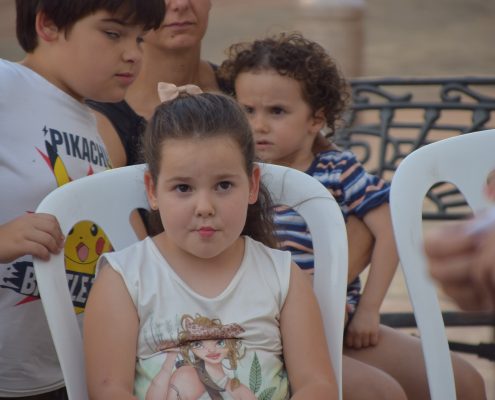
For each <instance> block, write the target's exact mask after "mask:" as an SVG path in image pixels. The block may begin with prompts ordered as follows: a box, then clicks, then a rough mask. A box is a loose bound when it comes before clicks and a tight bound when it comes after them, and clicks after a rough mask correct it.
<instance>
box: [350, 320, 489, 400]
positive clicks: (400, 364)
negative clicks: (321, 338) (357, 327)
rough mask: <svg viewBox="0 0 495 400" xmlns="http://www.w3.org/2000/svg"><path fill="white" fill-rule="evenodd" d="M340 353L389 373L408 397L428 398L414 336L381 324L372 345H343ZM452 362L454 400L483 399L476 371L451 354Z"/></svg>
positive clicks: (419, 353)
mask: <svg viewBox="0 0 495 400" xmlns="http://www.w3.org/2000/svg"><path fill="white" fill-rule="evenodd" d="M344 354H345V355H347V356H349V357H351V358H353V359H355V360H359V361H361V362H364V363H366V364H369V365H372V366H374V367H376V368H378V369H380V370H382V371H384V372H386V373H387V374H389V375H391V376H392V377H393V378H395V379H396V380H397V381H398V382H399V383H400V385H401V386H402V387H403V388H404V390H405V392H406V394H407V397H408V398H409V399H429V390H428V381H427V377H426V369H425V365H424V360H423V353H422V349H421V343H420V341H419V339H418V338H416V337H414V336H412V335H409V334H405V333H403V332H400V331H398V330H395V329H392V328H389V327H386V326H383V325H381V326H380V338H379V342H378V344H377V345H376V346H374V347H368V348H366V349H360V350H354V349H349V348H345V349H344ZM452 364H453V368H454V377H455V382H456V392H457V398H458V400H463V399H466V400H467V399H470V400H471V399H472V400H475V399H486V394H485V386H484V382H483V378H482V377H481V375H480V374H479V373H478V371H476V369H475V368H474V367H473V366H472V365H471V364H469V363H468V362H466V361H465V360H463V359H462V358H461V357H460V356H458V355H456V354H454V353H452Z"/></svg>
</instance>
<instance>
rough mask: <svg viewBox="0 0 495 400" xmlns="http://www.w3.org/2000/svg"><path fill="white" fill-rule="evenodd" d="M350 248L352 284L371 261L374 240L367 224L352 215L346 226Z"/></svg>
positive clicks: (350, 276) (349, 278)
mask: <svg viewBox="0 0 495 400" xmlns="http://www.w3.org/2000/svg"><path fill="white" fill-rule="evenodd" d="M345 226H346V229H347V243H348V246H349V271H348V274H347V275H348V279H347V282H349V283H350V282H352V281H353V280H354V279H356V278H357V276H358V275H359V274H360V273H361V272H363V271H364V269H365V268H366V267H367V266H368V265H369V263H370V261H371V251H372V250H373V243H374V238H373V235H372V234H371V231H370V230H369V229H368V227H367V226H366V225H365V223H364V222H363V221H362V220H360V219H359V218H358V217H355V216H353V215H350V216H349V217H348V218H347V222H346V224H345Z"/></svg>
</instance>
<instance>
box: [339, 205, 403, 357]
mask: <svg viewBox="0 0 495 400" xmlns="http://www.w3.org/2000/svg"><path fill="white" fill-rule="evenodd" d="M363 219H364V222H365V223H366V225H367V226H368V227H369V229H370V230H371V232H372V234H373V236H374V237H375V244H374V247H373V253H372V256H371V265H370V269H369V273H368V278H367V281H366V284H365V286H364V290H363V293H362V295H361V300H360V301H359V304H358V307H357V309H356V311H355V314H354V317H353V319H352V320H351V322H350V323H349V326H348V328H347V334H346V338H345V343H346V345H347V346H349V347H353V348H356V349H359V348H362V347H368V346H374V345H376V344H377V343H378V331H379V324H380V315H379V311H380V306H381V304H382V302H383V299H384V298H385V295H386V293H387V290H388V288H389V286H390V282H391V281H392V278H393V276H394V274H395V271H396V269H397V265H398V262H399V257H398V255H397V248H396V245H395V238H394V234H393V228H392V220H391V216H390V207H389V204H388V203H384V204H382V205H380V206H378V207H376V208H374V209H372V210H371V211H369V212H368V213H366V215H365V216H364V218H363Z"/></svg>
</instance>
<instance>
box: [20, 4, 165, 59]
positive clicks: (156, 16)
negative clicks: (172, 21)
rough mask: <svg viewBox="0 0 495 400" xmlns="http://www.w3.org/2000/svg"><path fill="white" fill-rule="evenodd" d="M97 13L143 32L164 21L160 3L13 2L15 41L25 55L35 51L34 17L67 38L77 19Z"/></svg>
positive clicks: (162, 6) (36, 43) (154, 27)
mask: <svg viewBox="0 0 495 400" xmlns="http://www.w3.org/2000/svg"><path fill="white" fill-rule="evenodd" d="M100 10H105V11H108V12H109V13H111V14H114V15H116V16H118V17H119V18H121V19H122V20H124V21H126V22H127V23H129V24H131V25H142V26H143V28H144V30H149V29H156V28H158V27H159V26H160V25H161V23H162V21H163V19H164V17H165V3H164V1H163V0H16V32H17V40H18V41H19V44H20V45H21V47H22V49H23V50H24V51H25V52H26V53H31V52H32V51H34V50H35V49H36V47H37V46H38V34H37V33H36V15H37V14H38V13H39V12H43V13H44V14H45V15H46V16H47V17H48V18H49V19H51V20H52V21H53V23H54V24H55V25H56V26H57V28H58V29H60V30H65V32H66V34H67V33H68V32H69V31H70V29H71V28H72V27H73V26H74V24H75V23H76V22H78V21H79V20H80V19H82V18H84V17H86V16H88V15H90V14H92V13H95V12H97V11H100Z"/></svg>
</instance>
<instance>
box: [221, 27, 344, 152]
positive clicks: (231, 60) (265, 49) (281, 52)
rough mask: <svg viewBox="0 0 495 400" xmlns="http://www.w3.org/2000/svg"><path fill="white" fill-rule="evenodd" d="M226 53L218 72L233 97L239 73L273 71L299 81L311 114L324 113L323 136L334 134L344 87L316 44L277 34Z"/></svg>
mask: <svg viewBox="0 0 495 400" xmlns="http://www.w3.org/2000/svg"><path fill="white" fill-rule="evenodd" d="M227 54H228V58H227V60H225V61H224V62H223V63H222V65H221V67H220V69H219V72H218V73H219V78H220V80H221V81H222V82H224V83H225V84H226V86H227V87H228V90H229V91H230V92H231V93H232V94H233V95H234V96H235V81H236V79H237V77H238V75H239V74H240V73H242V72H255V73H256V72H262V71H266V70H275V71H276V72H277V73H278V74H280V75H283V76H287V77H289V78H292V79H295V80H296V81H298V82H300V84H301V89H302V95H303V98H304V100H305V101H306V102H307V103H308V105H309V106H310V108H311V110H312V111H313V112H314V113H315V112H316V111H318V110H320V109H322V110H323V112H324V115H325V120H326V124H327V129H328V133H327V137H330V136H332V135H333V134H334V133H335V130H336V125H337V123H338V121H339V120H340V119H341V117H342V113H343V112H344V110H345V108H346V105H347V101H348V97H349V95H348V88H347V83H346V81H345V79H344V78H343V76H342V75H341V73H340V71H339V70H338V68H337V66H336V64H335V62H334V60H333V59H332V58H331V57H330V56H329V55H328V54H327V53H326V52H325V50H324V49H323V47H321V46H320V45H319V44H318V43H316V42H313V41H311V40H308V39H306V38H304V37H303V36H302V35H301V34H299V33H281V34H279V35H276V36H272V37H267V38H265V39H260V40H255V41H253V42H245V43H237V44H233V45H232V46H230V47H229V49H228V50H227ZM322 139H323V142H325V138H324V137H323V136H322V135H318V136H317V138H316V141H317V142H318V141H321V140H322ZM323 142H322V143H323ZM327 145H328V141H327ZM313 147H314V146H313Z"/></svg>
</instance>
